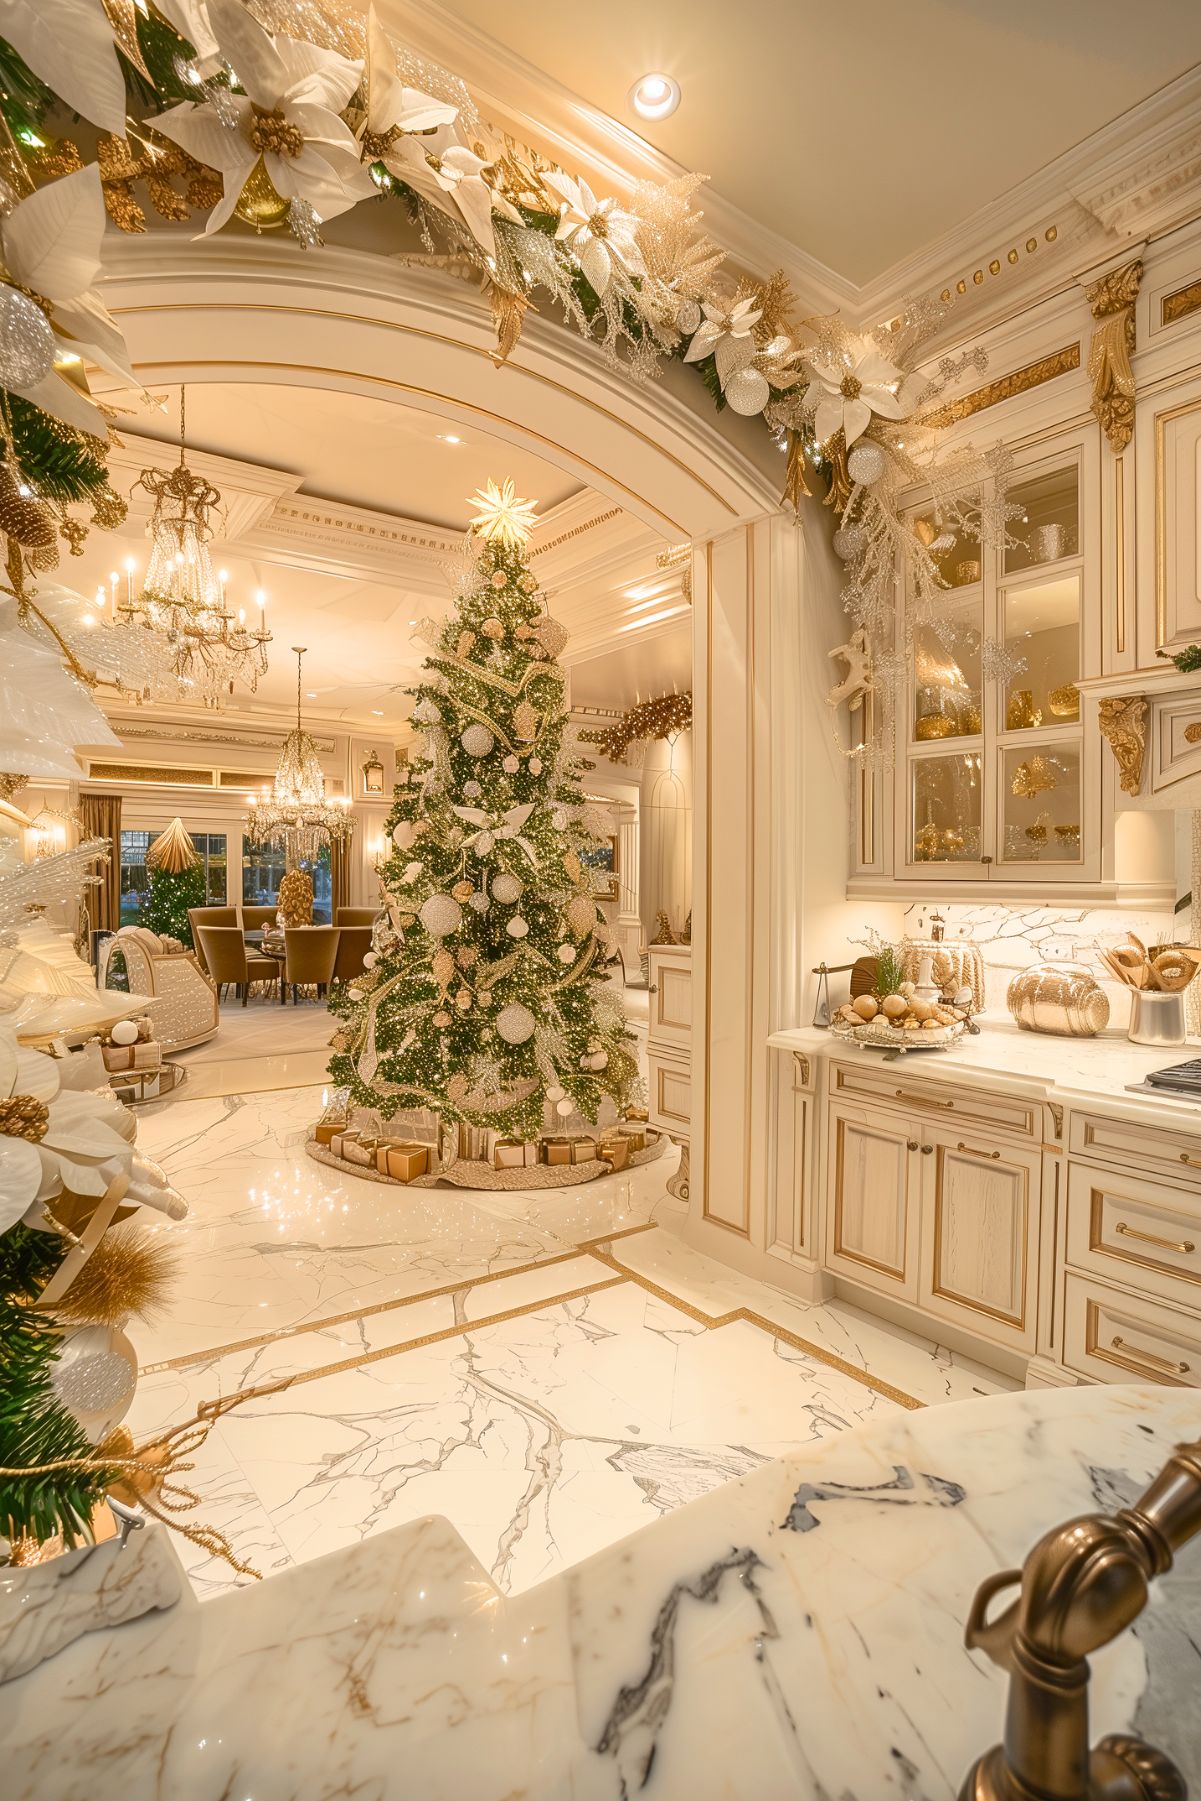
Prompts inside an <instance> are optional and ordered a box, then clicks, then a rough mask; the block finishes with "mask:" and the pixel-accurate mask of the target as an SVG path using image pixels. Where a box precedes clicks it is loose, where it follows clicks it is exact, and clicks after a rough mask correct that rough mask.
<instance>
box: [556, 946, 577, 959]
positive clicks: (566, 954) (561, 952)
mask: <svg viewBox="0 0 1201 1801" xmlns="http://www.w3.org/2000/svg"><path fill="white" fill-rule="evenodd" d="M555 954H556V956H557V957H558V959H559V961H560V963H574V962H575V945H574V944H561V945H560V946H559V948H558V950H557V952H556V953H555Z"/></svg>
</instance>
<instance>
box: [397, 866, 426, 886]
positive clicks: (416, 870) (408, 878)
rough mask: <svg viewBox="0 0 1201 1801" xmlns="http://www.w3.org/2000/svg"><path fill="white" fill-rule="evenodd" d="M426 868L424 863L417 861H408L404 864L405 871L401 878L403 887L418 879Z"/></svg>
mask: <svg viewBox="0 0 1201 1801" xmlns="http://www.w3.org/2000/svg"><path fill="white" fill-rule="evenodd" d="M424 868H425V864H424V863H416V862H414V863H406V864H405V866H404V871H403V873H402V875H401V878H400V883H399V886H400V887H401V888H407V887H408V886H409V884H410V882H415V881H416V880H417V877H418V876H419V875H420V874H421V872H422V870H423V869H424Z"/></svg>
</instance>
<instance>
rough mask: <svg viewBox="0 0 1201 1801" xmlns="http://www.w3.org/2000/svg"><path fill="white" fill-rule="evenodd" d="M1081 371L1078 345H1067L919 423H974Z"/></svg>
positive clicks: (951, 402) (950, 404) (941, 408)
mask: <svg viewBox="0 0 1201 1801" xmlns="http://www.w3.org/2000/svg"><path fill="white" fill-rule="evenodd" d="M1079 367H1080V346H1079V344H1065V345H1064V346H1063V349H1062V350H1053V351H1052V352H1051V354H1050V356H1043V357H1039V359H1038V361H1037V362H1034V363H1026V364H1024V365H1023V367H1022V368H1021V369H1014V370H1013V371H1012V373H1011V374H1009V375H1000V376H998V377H997V379H996V381H990V382H988V383H986V385H985V386H984V387H982V388H975V389H973V391H972V392H971V393H970V394H964V395H963V397H962V398H961V399H959V400H952V401H950V402H949V403H948V404H947V405H946V406H941V407H938V408H937V409H936V410H935V411H934V412H932V413H927V414H925V416H924V417H923V418H922V419H921V420H920V421H919V423H920V424H922V425H935V426H941V425H957V424H958V423H959V421H960V420H962V419H971V418H972V417H973V415H974V414H976V413H982V412H984V411H985V409H986V408H987V407H990V406H997V405H999V404H1000V402H1001V401H1002V400H1012V399H1013V398H1014V396H1015V395H1018V394H1026V393H1028V392H1029V390H1030V389H1031V388H1039V387H1041V386H1042V384H1043V383H1044V382H1046V381H1054V380H1055V379H1056V377H1057V376H1060V375H1070V374H1071V372H1072V370H1073V369H1079Z"/></svg>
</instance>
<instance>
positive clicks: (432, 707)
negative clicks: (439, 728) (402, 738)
mask: <svg viewBox="0 0 1201 1801" xmlns="http://www.w3.org/2000/svg"><path fill="white" fill-rule="evenodd" d="M413 718H414V719H415V720H416V721H417V723H418V725H438V724H439V723H440V722H441V719H442V712H441V709H440V708H439V706H438V703H437V701H436V700H431V699H430V698H429V696H428V695H426V696H425V698H424V699H422V700H419V701H418V702H417V705H416V706H415V707H414V708H413Z"/></svg>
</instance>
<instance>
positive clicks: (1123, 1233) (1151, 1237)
mask: <svg viewBox="0 0 1201 1801" xmlns="http://www.w3.org/2000/svg"><path fill="white" fill-rule="evenodd" d="M1114 1231H1115V1232H1116V1233H1117V1235H1118V1237H1119V1238H1137V1239H1139V1240H1141V1242H1142V1243H1143V1244H1154V1245H1158V1246H1159V1248H1160V1250H1161V1251H1175V1252H1176V1253H1177V1255H1178V1256H1181V1257H1189V1256H1191V1255H1192V1253H1193V1252H1194V1251H1195V1250H1196V1248H1197V1247H1196V1245H1195V1244H1194V1243H1193V1241H1192V1239H1191V1238H1182V1239H1180V1241H1179V1242H1178V1243H1173V1242H1172V1240H1171V1239H1170V1238H1159V1237H1157V1236H1156V1234H1155V1233H1154V1232H1140V1231H1139V1229H1138V1227H1137V1226H1128V1225H1127V1224H1126V1221H1125V1220H1124V1219H1120V1220H1119V1221H1118V1223H1117V1225H1116V1226H1115V1227H1114Z"/></svg>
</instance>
